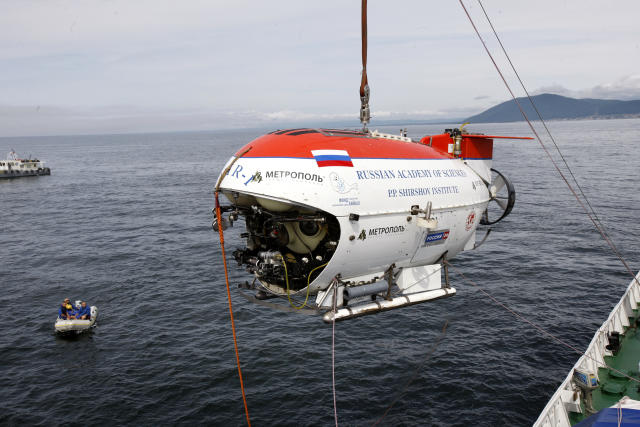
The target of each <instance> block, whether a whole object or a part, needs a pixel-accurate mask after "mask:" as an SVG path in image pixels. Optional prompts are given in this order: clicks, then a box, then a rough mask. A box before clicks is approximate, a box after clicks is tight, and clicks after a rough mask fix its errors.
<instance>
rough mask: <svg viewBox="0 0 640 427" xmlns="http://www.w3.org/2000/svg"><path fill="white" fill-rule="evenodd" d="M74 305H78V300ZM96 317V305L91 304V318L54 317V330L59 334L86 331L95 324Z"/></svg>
mask: <svg viewBox="0 0 640 427" xmlns="http://www.w3.org/2000/svg"><path fill="white" fill-rule="evenodd" d="M75 307H76V308H78V307H80V301H76V305H75ZM97 317H98V307H96V306H95V305H92V306H91V318H90V319H87V320H81V319H71V320H65V319H61V318H59V317H58V318H56V324H55V328H56V332H58V333H61V334H67V333H77V334H79V333H82V332H85V331H88V330H89V329H91V328H93V327H94V326H95V324H96V319H97Z"/></svg>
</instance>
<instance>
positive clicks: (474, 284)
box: [443, 260, 640, 384]
mask: <svg viewBox="0 0 640 427" xmlns="http://www.w3.org/2000/svg"><path fill="white" fill-rule="evenodd" d="M443 262H444V263H445V264H446V265H448V266H449V267H451V269H453V271H455V272H456V273H458V274H459V275H460V276H461V277H462V279H463V280H464V281H466V282H467V283H469V284H471V285H473V286H474V287H475V288H477V289H478V290H479V291H480V292H482V293H483V294H484V295H485V296H486V297H488V298H489V299H490V300H491V301H493V302H494V303H495V304H496V305H498V306H500V307H502V308H503V309H504V310H506V311H508V312H509V313H511V314H513V315H514V316H515V317H516V318H517V319H518V320H521V321H523V322H525V323H528V324H529V325H530V326H532V327H533V328H534V329H537V330H538V331H539V332H542V334H543V335H546V336H547V337H549V338H551V339H552V340H553V341H555V342H557V343H559V344H561V345H563V346H565V347H567V348H568V349H570V350H572V351H574V352H575V353H578V354H579V355H581V356H584V357H586V358H587V359H590V360H592V361H594V362H595V363H596V366H599V365H604V366H605V367H606V368H608V369H610V370H612V371H614V372H617V373H618V374H620V375H622V376H624V377H626V378H627V379H629V380H631V381H634V382H636V383H638V384H640V380H638V379H637V378H633V377H632V376H630V375H629V374H627V373H625V372H622V371H620V370H618V369H616V368H614V367H612V366H609V365H607V363H606V362H604V359H603V362H600V361H598V359H596V358H595V357H592V356H589V355H588V354H587V353H585V352H582V351H580V350H578V349H577V348H576V347H574V346H572V345H571V344H569V343H568V342H566V341H564V340H563V339H562V338H559V337H557V336H555V335H553V334H552V333H551V332H549V331H547V330H546V329H544V328H543V327H542V326H540V325H538V324H537V323H534V322H533V321H531V320H529V319H527V318H526V317H524V316H523V315H521V314H520V313H518V312H517V311H515V310H513V309H512V308H510V307H509V306H508V305H506V304H504V303H502V302H500V301H498V299H496V298H495V297H494V296H493V295H491V294H490V293H489V292H487V291H485V290H484V289H482V288H481V287H480V285H478V284H477V283H476V282H474V281H473V280H471V279H469V278H468V277H467V276H465V275H464V274H463V273H462V271H460V270H458V269H457V268H455V267H454V266H453V265H452V264H451V263H450V262H449V261H446V260H445V261H443ZM598 330H599V329H598Z"/></svg>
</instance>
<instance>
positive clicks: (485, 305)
mask: <svg viewBox="0 0 640 427" xmlns="http://www.w3.org/2000/svg"><path fill="white" fill-rule="evenodd" d="M549 126H550V127H551V129H552V131H553V132H554V135H555V137H556V140H557V141H558V143H559V144H560V145H561V147H562V148H563V150H564V153H565V156H566V158H567V160H568V161H569V162H570V164H571V165H572V166H573V171H574V173H575V175H576V176H577V178H578V179H579V181H580V183H581V184H582V186H583V189H584V191H585V192H586V193H587V194H588V195H589V196H590V198H591V202H592V204H593V206H594V208H595V209H596V210H597V212H598V214H599V216H600V218H601V219H602V221H603V223H604V224H605V225H606V227H607V229H608V231H609V232H610V234H611V236H612V238H613V239H614V241H615V243H616V244H617V246H618V248H619V249H620V251H621V252H622V254H623V255H624V256H625V257H626V258H627V260H628V262H629V263H630V265H631V267H632V268H633V269H634V270H637V269H638V268H640V244H639V243H640V177H639V175H640V174H639V172H640V120H637V119H630V120H607V121H576V122H551V123H550V124H549ZM443 128H444V126H414V127H410V128H409V134H410V136H414V137H417V136H421V135H425V134H432V133H440V132H441V131H442V129H443ZM383 130H386V131H393V132H394V133H395V132H397V129H395V128H387V129H383ZM471 130H474V131H483V132H485V133H489V134H490V133H497V134H501V133H504V134H516V135H530V132H529V130H528V128H526V127H525V125H523V124H500V125H497V124H493V125H477V126H474V127H472V128H471ZM261 133H263V132H262V131H235V132H210V133H173V134H144V135H102V136H70V137H33V138H0V152H1V153H5V152H8V151H9V149H10V148H15V149H16V151H18V152H19V153H20V154H24V155H28V154H30V153H31V154H33V155H34V156H37V157H39V158H40V159H43V160H46V161H47V162H48V166H50V167H51V170H52V175H51V176H48V177H39V178H21V179H16V180H11V181H3V182H0V242H1V243H0V289H1V291H2V304H3V306H4V307H5V310H4V313H5V314H4V319H3V321H2V323H0V380H1V382H2V385H1V386H0V424H9V425H17V424H45V425H51V424H65V425H73V424H80V423H82V424H99V425H117V424H140V425H159V424H217V425H221V424H225V425H242V424H243V423H244V412H243V406H242V398H241V394H240V385H239V380H238V377H237V371H236V366H235V357H234V351H233V340H232V336H231V329H230V326H229V316H228V309H227V296H226V291H225V287H224V274H223V270H222V262H221V257H220V248H219V244H218V237H217V234H215V233H214V232H213V231H212V230H211V227H210V223H211V220H212V216H211V208H212V207H213V186H214V184H215V180H216V178H217V176H218V173H219V172H220V170H221V168H222V166H223V164H224V163H225V162H226V160H227V159H228V158H229V156H230V155H231V154H232V153H233V152H235V150H236V149H237V148H238V147H239V146H241V145H243V144H245V143H246V142H248V141H250V140H251V139H253V138H255V137H257V136H259V135H260V134H261ZM494 167H495V168H496V169H498V170H500V171H501V172H502V173H503V174H505V175H506V176H507V177H509V178H510V179H511V180H512V181H513V183H514V185H515V187H516V190H517V192H518V199H517V202H516V205H515V208H514V210H513V212H512V213H511V215H510V216H509V217H508V218H507V219H505V220H504V221H502V222H501V223H500V224H498V225H497V226H495V227H494V230H493V232H492V234H491V236H490V237H489V239H488V241H487V242H486V243H485V244H484V245H483V246H482V247H481V248H479V249H478V250H476V251H470V252H466V253H464V254H461V255H459V256H458V257H457V258H455V259H454V260H453V263H454V265H455V266H456V268H457V269H459V270H460V271H462V272H463V273H464V274H465V275H467V276H468V277H469V278H471V279H473V280H474V281H475V282H477V283H478V284H480V285H481V286H482V287H483V288H484V289H485V290H487V291H488V292H490V293H492V294H493V295H494V296H495V297H496V298H498V299H499V300H501V301H502V302H504V303H506V304H508V305H509V306H511V307H512V308H514V309H515V310H517V311H519V312H520V313H521V314H523V315H524V316H526V317H527V318H529V319H531V320H533V321H535V322H537V323H538V324H540V325H542V326H543V327H545V328H547V329H548V330H550V331H552V332H553V333H554V334H556V335H557V336H559V337H561V338H562V339H563V340H566V341H567V342H568V343H570V344H572V345H574V346H577V347H578V348H586V346H587V345H588V343H589V341H590V339H591V337H592V335H593V334H594V332H595V329H596V328H597V327H598V326H599V325H600V324H601V323H602V321H603V320H604V319H605V318H606V317H607V315H608V313H609V311H610V310H611V308H612V307H613V306H614V305H615V303H616V302H617V301H618V299H619V298H620V296H621V295H622V293H623V292H624V290H625V288H626V286H627V285H628V283H629V281H630V276H629V275H628V273H626V272H625V270H624V269H623V267H622V266H621V264H620V262H619V261H618V260H617V259H616V258H615V257H614V256H612V254H611V253H610V251H609V250H608V247H607V246H606V244H605V243H604V242H603V240H602V239H601V237H600V236H599V235H598V234H597V233H596V232H595V231H594V229H593V226H592V225H591V223H590V222H589V220H588V218H587V217H586V216H585V215H584V214H583V213H582V212H581V210H580V208H579V207H578V205H577V203H576V202H575V200H574V199H573V197H572V195H571V194H570V192H569V191H568V190H567V188H566V187H565V185H564V183H563V182H562V181H561V180H560V178H559V176H558V174H557V173H556V172H555V171H554V169H553V167H552V166H551V164H550V162H549V161H548V160H547V159H546V158H545V157H544V155H543V152H542V150H541V148H540V146H539V145H538V143H537V142H535V141H497V142H496V143H495V162H494ZM241 228H242V227H235V228H233V229H230V230H229V231H228V232H227V234H226V240H227V247H228V250H229V253H230V252H231V250H232V249H233V248H234V247H236V246H239V242H238V243H237V244H235V243H236V242H234V237H238V236H239V233H240V232H241ZM230 265H231V266H232V275H233V281H234V283H238V282H240V281H244V280H246V279H247V278H248V276H247V275H246V274H245V273H244V272H243V271H242V270H240V269H238V268H237V267H236V266H235V263H234V262H232V263H231V264H230ZM451 278H452V282H453V284H454V286H455V287H456V288H457V289H458V295H457V296H456V297H455V298H449V299H446V300H442V301H438V302H434V303H427V304H421V305H417V306H413V307H409V308H403V309H400V310H395V311H391V312H385V313H382V314H378V315H375V316H367V317H363V318H359V319H355V320H351V321H348V322H343V323H338V324H337V325H336V381H337V402H338V417H339V421H340V423H341V424H343V425H358V426H359V425H371V424H373V423H374V422H375V421H376V420H378V419H379V418H380V417H381V416H382V415H383V414H384V412H385V410H386V409H387V407H388V406H389V405H390V403H391V402H392V401H393V400H394V399H396V397H398V394H399V393H400V392H401V391H402V390H403V388H404V386H405V384H406V383H407V381H409V379H411V378H414V380H413V382H412V383H411V384H410V385H409V387H408V388H407V389H406V390H405V392H404V394H403V395H402V397H400V399H399V400H398V401H397V403H396V404H395V406H394V407H393V408H392V409H391V410H390V411H389V412H388V414H387V416H386V417H385V418H384V419H383V420H382V424H383V425H418V424H419V425H442V426H451V425H482V426H493V425H530V424H531V423H532V422H533V421H534V420H535V419H536V417H537V416H538V414H539V412H540V410H541V409H542V408H543V407H544V405H545V404H546V402H547V400H548V399H549V397H550V396H551V395H552V394H553V392H554V390H555V388H556V387H557V386H558V384H559V383H560V382H561V381H562V380H563V379H564V377H565V376H566V374H567V373H568V370H569V369H570V367H571V366H572V365H573V363H575V361H576V360H577V358H578V356H579V355H577V354H575V353H572V352H571V350H569V349H567V348H565V347H562V346H560V345H558V344H557V343H555V342H552V341H550V340H549V339H547V338H545V337H544V336H542V335H541V334H540V333H539V332H537V331H536V330H534V329H532V328H531V327H530V326H528V325H527V324H525V323H522V322H521V321H518V320H517V319H516V318H515V317H513V315H511V314H509V313H508V312H505V311H504V309H502V308H500V307H498V306H496V305H495V304H494V303H492V302H491V301H490V300H488V299H487V298H486V297H485V296H484V295H483V294H482V293H480V292H479V291H478V290H477V289H476V288H474V287H473V286H470V285H469V284H468V283H466V282H465V281H463V279H462V277H461V276H460V275H459V274H456V273H455V272H452V275H451ZM67 296H68V297H70V298H72V299H76V298H83V299H86V300H87V301H88V302H89V303H90V304H91V305H97V306H98V308H99V310H100V315H99V317H98V324H99V326H98V327H97V328H96V329H95V330H94V332H93V333H91V334H89V335H85V336H81V337H79V338H77V339H74V340H66V339H61V338H59V337H56V336H55V335H54V333H53V322H54V319H55V316H56V312H57V307H58V304H59V303H60V301H61V300H62V299H63V298H64V297H67ZM232 299H233V303H234V311H235V313H236V322H237V323H236V325H237V329H238V341H239V346H240V357H241V362H242V367H243V372H244V381H245V386H246V391H247V400H248V404H249V410H250V413H251V417H252V421H253V424H254V425H257V426H260V425H330V424H332V423H333V398H332V391H331V390H332V389H331V327H330V326H328V325H325V324H324V323H323V322H322V320H321V318H320V317H313V316H303V315H299V314H293V313H283V312H279V311H274V310H270V309H267V308H264V307H261V306H257V305H254V304H251V303H249V302H247V301H246V300H244V299H243V298H241V297H240V295H239V294H238V291H237V290H235V289H234V290H232ZM445 321H448V328H447V330H446V334H445V335H444V337H442V339H441V341H440V342H439V345H438V346H437V347H436V348H435V349H433V344H434V341H436V340H437V339H438V337H439V336H440V335H441V330H442V327H443V325H444V323H445Z"/></svg>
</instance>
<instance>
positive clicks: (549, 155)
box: [458, 0, 640, 285]
mask: <svg viewBox="0 0 640 427" xmlns="http://www.w3.org/2000/svg"><path fill="white" fill-rule="evenodd" d="M458 1H459V2H460V6H462V9H464V12H465V14H466V15H467V18H468V19H469V22H470V23H471V26H472V27H473V29H474V31H475V33H476V35H477V36H478V39H480V42H481V43H482V45H483V46H484V50H485V51H486V52H487V55H488V56H489V59H491V62H492V63H493V66H494V67H495V69H496V71H497V72H498V74H499V75H500V78H501V79H502V82H503V83H504V85H505V86H506V88H507V90H508V91H509V93H510V94H511V98H513V100H514V101H515V103H516V105H517V106H518V109H519V110H520V113H521V114H522V116H523V117H524V119H525V120H526V122H527V124H528V125H529V128H530V129H531V131H532V132H533V134H534V135H535V136H536V139H537V140H538V142H539V143H540V146H541V147H542V149H543V150H544V152H545V153H546V155H547V157H549V160H550V161H551V163H552V164H553V166H554V167H555V169H556V171H557V172H558V173H559V174H560V177H561V178H562V179H563V180H564V182H565V184H567V187H569V190H570V191H571V193H572V194H573V196H574V197H575V199H576V200H577V202H578V204H579V205H580V206H581V207H582V210H583V211H584V212H585V213H586V214H587V216H588V217H589V219H590V220H591V222H592V223H593V225H594V226H595V228H596V230H598V232H599V233H600V235H601V236H602V238H603V239H604V240H605V241H606V242H607V244H608V245H609V247H610V248H611V250H612V251H613V253H614V254H615V255H616V256H617V257H618V259H619V260H620V261H621V262H622V264H623V265H624V267H625V268H626V270H627V272H629V274H630V275H631V277H633V280H635V281H636V283H637V284H638V285H640V281H638V279H637V278H636V275H635V274H634V272H633V271H632V270H631V267H629V264H627V261H626V260H625V259H624V257H623V256H622V254H621V253H620V252H619V251H618V249H617V248H616V246H615V245H614V243H613V242H612V241H611V239H610V238H609V236H608V235H607V233H606V231H605V230H604V228H603V227H602V226H601V224H599V222H600V220H599V219H597V220H596V218H597V216H596V218H594V215H592V213H591V212H590V211H589V210H588V209H587V207H586V206H585V204H584V203H583V201H582V199H580V196H578V193H577V192H576V190H575V189H574V188H573V186H572V185H571V183H570V182H569V180H568V179H567V177H566V176H565V174H564V173H562V170H561V169H560V167H559V166H558V164H557V163H556V161H555V160H554V158H553V156H552V155H551V153H550V152H549V150H548V149H547V147H546V146H545V145H544V143H543V142H542V138H540V135H538V132H536V130H535V128H534V127H533V125H532V124H531V121H530V120H529V117H527V114H526V113H525V112H524V109H523V108H522V105H520V102H519V101H518V99H517V98H516V96H515V94H514V93H513V90H512V89H511V86H509V83H508V82H507V79H506V78H505V77H504V74H502V71H501V70H500V67H499V66H498V64H497V63H496V61H495V59H494V58H493V55H492V54H491V52H490V51H489V48H488V47H487V44H486V43H485V41H484V39H483V38H482V36H481V35H480V32H479V31H478V28H477V27H476V24H475V23H474V22H473V19H472V18H471V15H470V14H469V11H468V10H467V8H466V6H465V5H464V3H463V2H462V0H458ZM478 2H480V0H478ZM482 10H483V11H484V7H483V8H482ZM485 16H487V19H488V15H486V12H485ZM491 28H493V25H492V26H491ZM494 34H496V37H497V33H495V32H494ZM500 45H501V46H502V43H500ZM503 49H504V47H503ZM509 62H510V63H511V61H510V60H509ZM512 67H513V64H512ZM514 69H515V68H514ZM518 79H519V77H518ZM520 82H521V84H522V81H520ZM523 86H524V85H523ZM527 95H528V92H527ZM529 101H530V102H531V103H532V104H533V100H532V99H531V97H529ZM536 111H538V110H537V109H536ZM538 114H539V113H538ZM545 128H546V125H545ZM547 132H549V130H548V129H547ZM554 144H555V141H554ZM556 149H557V150H558V151H560V148H559V147H558V146H557V144H556ZM562 158H563V159H564V156H562ZM565 165H566V166H567V169H569V171H571V169H570V168H569V165H568V164H567V163H566V161H565ZM571 175H572V176H573V173H571ZM574 180H575V176H574ZM576 183H577V181H576ZM580 191H581V192H582V189H581V190H580ZM582 195H583V197H584V198H585V200H586V201H587V203H588V199H587V197H586V195H585V194H584V193H582ZM589 206H590V207H591V204H589ZM591 211H593V208H591ZM594 214H595V212H594Z"/></svg>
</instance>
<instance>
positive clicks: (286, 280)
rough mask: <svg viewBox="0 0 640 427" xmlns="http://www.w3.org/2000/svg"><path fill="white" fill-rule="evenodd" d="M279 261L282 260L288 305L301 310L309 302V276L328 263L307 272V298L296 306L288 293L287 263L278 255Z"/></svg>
mask: <svg viewBox="0 0 640 427" xmlns="http://www.w3.org/2000/svg"><path fill="white" fill-rule="evenodd" d="M280 259H281V260H282V265H283V266H284V281H285V283H286V284H287V299H288V300H289V304H290V305H291V307H293V308H295V309H296V310H300V309H303V308H304V306H305V305H307V301H308V300H309V290H310V287H309V282H310V281H311V274H313V272H314V271H316V270H317V269H319V268H322V267H324V266H326V265H327V264H329V263H328V262H327V263H324V264H322V265H319V266H317V267H316V268H314V269H313V270H311V271H310V272H309V275H308V276H307V296H306V297H305V298H304V302H303V303H302V305H301V306H297V305H295V304H294V303H293V301H292V300H291V294H290V292H289V272H288V271H287V262H286V261H285V260H284V257H283V256H282V255H280Z"/></svg>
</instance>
